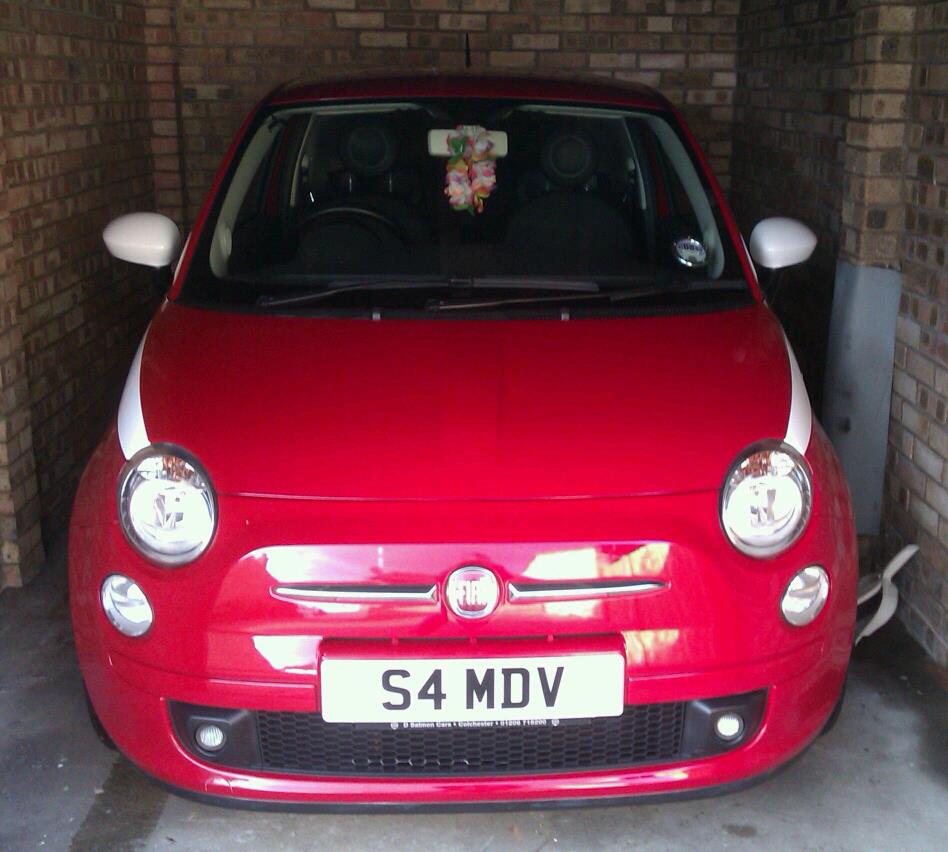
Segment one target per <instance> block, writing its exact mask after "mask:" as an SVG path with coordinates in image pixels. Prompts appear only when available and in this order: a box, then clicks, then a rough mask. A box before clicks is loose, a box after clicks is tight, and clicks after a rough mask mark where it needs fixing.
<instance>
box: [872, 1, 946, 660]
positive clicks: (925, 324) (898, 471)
mask: <svg viewBox="0 0 948 852" xmlns="http://www.w3.org/2000/svg"><path fill="white" fill-rule="evenodd" d="M912 42H913V43H912V45H911V56H912V57H913V58H914V62H913V64H912V66H911V67H910V75H911V76H910V85H909V87H908V91H907V93H906V113H905V117H906V119H907V122H908V124H907V129H906V137H905V151H904V168H905V181H904V183H902V184H901V185H900V187H899V189H900V191H901V194H902V196H901V197H902V199H903V201H904V213H903V216H904V219H903V221H904V234H903V238H902V240H901V244H900V247H899V256H900V261H901V268H902V273H903V281H902V301H901V306H900V310H899V323H898V330H897V337H896V356H895V360H896V363H895V375H894V380H893V392H892V420H891V424H890V433H889V445H890V446H889V458H888V478H887V483H886V489H887V497H888V499H887V502H886V513H885V533H886V552H887V553H892V552H894V551H895V550H896V549H897V548H899V547H901V546H902V545H903V544H905V543H907V542H917V543H918V544H919V545H920V547H921V552H920V554H919V556H918V557H916V559H915V561H913V563H912V564H911V565H910V566H909V567H907V568H906V569H905V570H904V571H903V573H902V576H901V585H902V591H903V604H902V616H903V619H904V620H905V622H906V623H907V624H908V626H909V629H910V630H911V632H912V633H913V634H914V635H915V636H916V638H918V639H919V641H920V642H921V643H922V644H923V645H924V646H925V647H926V648H927V649H928V651H929V652H930V653H931V654H932V655H933V656H934V657H935V659H936V660H938V661H939V662H941V664H942V665H948V263H946V260H945V255H946V251H948V212H946V211H948V139H946V125H948V108H946V104H948V3H945V2H940V3H933V2H927V3H921V4H919V5H918V7H917V10H916V21H915V30H914V33H913V35H912Z"/></svg>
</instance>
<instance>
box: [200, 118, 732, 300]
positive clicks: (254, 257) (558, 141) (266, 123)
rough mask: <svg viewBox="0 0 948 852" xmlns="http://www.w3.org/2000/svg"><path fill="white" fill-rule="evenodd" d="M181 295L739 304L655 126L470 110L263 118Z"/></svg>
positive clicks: (700, 188) (686, 177)
mask: <svg viewBox="0 0 948 852" xmlns="http://www.w3.org/2000/svg"><path fill="white" fill-rule="evenodd" d="M699 281H700V282H701V283H702V285H703V286H701V287H688V286H687V285H688V284H689V283H691V282H699ZM715 282H719V283H720V285H721V286H720V287H715V286H709V285H713V284H714V283H715ZM403 284H404V286H402V285H403ZM408 285H411V286H408ZM738 285H740V286H738ZM184 286H185V289H184V294H183V295H184V298H185V299H186V300H195V301H199V302H203V303H207V302H211V303H230V304H245V305H250V306H260V307H261V309H263V307H264V306H266V305H270V306H271V307H272V306H275V305H280V306H282V307H287V306H288V305H291V304H294V305H295V304H299V305H303V304H305V305H307V306H308V307H310V308H312V307H314V306H318V309H319V310H320V311H329V312H333V311H337V310H347V309H348V310H351V309H364V308H368V307H385V308H397V307H405V308H412V307H420V306H424V305H426V304H427V305H429V306H430V301H431V299H432V297H433V296H434V295H436V296H438V298H439V300H440V301H442V302H444V300H445V297H446V292H445V291H446V290H447V289H450V292H449V293H447V296H451V297H454V296H457V295H458V291H459V290H463V291H464V292H465V293H466V296H467V299H468V302H469V303H471V304H473V305H475V306H476V307H480V306H488V303H489V306H491V307H504V308H506V307H508V306H509V304H515V305H530V304H544V305H547V304H550V303H551V302H557V301H567V300H569V299H573V300H574V301H577V303H585V304H587V305H589V306H590V307H591V306H592V304H591V303H592V302H594V301H595V299H596V298H597V297H596V296H595V295H594V294H592V291H600V294H603V293H604V292H605V291H607V290H610V289H618V288H622V291H623V293H626V294H628V292H629V287H630V286H647V287H648V294H649V295H650V297H653V298H657V297H659V296H660V295H661V293H662V292H663V290H666V289H667V291H668V292H669V293H673V294H675V295H676V298H679V299H680V298H681V294H682V293H683V292H684V291H685V290H688V291H689V292H692V298H696V297H698V295H699V294H700V297H701V298H704V299H707V298H708V296H709V294H711V295H712V296H713V295H714V293H715V291H716V290H718V291H719V292H724V291H726V290H727V291H728V292H730V294H731V297H732V298H733V295H734V292H735V290H736V289H743V291H744V292H745V295H747V294H749V290H748V288H747V287H746V284H745V283H744V282H743V280H742V271H741V269H740V265H739V263H738V259H737V256H736V253H735V251H734V247H733V245H732V244H731V241H730V239H729V237H728V235H727V232H726V229H725V228H724V226H723V221H722V219H721V216H720V211H719V210H718V209H717V206H716V203H715V201H714V197H713V195H712V194H711V192H710V191H709V188H708V187H707V185H706V183H705V181H704V180H703V179H702V177H701V174H700V172H699V170H698V169H697V168H696V166H695V163H694V160H693V157H692V155H691V154H690V153H689V151H688V150H687V148H686V147H685V143H684V142H683V141H682V138H681V136H680V134H679V132H678V131H677V129H676V128H675V127H674V126H673V125H672V124H671V123H670V122H669V120H668V118H667V117H666V116H664V115H662V114H658V113H652V112H647V111H634V110H623V109H615V108H605V107H603V108H599V107H592V106H582V105H578V106H566V105H561V104H556V105H552V104H543V103H529V102H519V101H499V100H494V101H486V100H467V99H458V100H421V101H415V102H397V103H396V102H380V103H366V102H359V103H351V104H332V105H313V106H301V107H292V108H284V109H279V110H276V111H274V112H272V113H270V114H269V115H266V116H263V117H262V118H261V119H260V120H259V121H258V123H257V126H256V129H255V130H253V131H251V133H250V134H249V136H248V139H247V140H246V141H245V142H244V144H243V145H242V150H241V151H240V152H239V154H238V157H237V159H236V161H235V164H234V166H232V168H231V169H230V173H229V176H228V181H227V183H226V184H225V189H224V190H223V191H222V192H221V194H220V195H219V196H218V199H217V202H216V204H215V207H214V209H213V210H212V211H211V218H210V219H209V222H208V227H207V228H205V230H204V234H203V237H202V240H201V244H200V245H199V246H198V247H197V249H196V253H195V258H194V261H193V263H192V265H191V269H190V271H189V274H188V277H187V281H186V282H185V285H184ZM330 290H331V291H333V292H330V293H328V294H327V293H326V292H325V291H330ZM343 290H345V291H346V292H343ZM315 291H323V292H321V294H320V298H318V299H316V300H315V301H314V300H313V299H312V298H311V296H312V295H313V294H314V292H315ZM472 292H475V293H476V294H477V297H478V298H477V299H474V300H472V299H471V298H470V296H471V293H472ZM299 294H302V298H297V296H298V295H299ZM580 294H581V295H580ZM513 296H516V297H517V298H516V299H515V300H514V299H512V298H510V299H507V298H505V297H513ZM287 297H293V298H287ZM525 297H526V298H525ZM627 301H629V300H628V299H627V298H623V299H622V300H621V302H622V303H626V302H627ZM619 303H620V300H612V304H613V305H618V304H619ZM466 306H470V305H466Z"/></svg>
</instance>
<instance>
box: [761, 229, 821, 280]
mask: <svg viewBox="0 0 948 852" xmlns="http://www.w3.org/2000/svg"><path fill="white" fill-rule="evenodd" d="M815 248H816V234H814V233H813V231H811V230H810V229H809V228H808V227H807V226H806V225H804V224H803V223H802V222H798V221H797V220H796V219H788V218H786V217H784V216H772V217H771V218H769V219H763V220H761V221H760V222H758V223H757V226H756V227H755V228H754V230H753V231H752V232H751V238H750V254H751V257H752V258H753V259H754V263H756V264H757V265H758V266H760V267H763V268H764V269H785V268H786V267H788V266H796V265H797V264H798V263H803V262H804V261H806V260H809V259H810V255H811V254H813V249H815Z"/></svg>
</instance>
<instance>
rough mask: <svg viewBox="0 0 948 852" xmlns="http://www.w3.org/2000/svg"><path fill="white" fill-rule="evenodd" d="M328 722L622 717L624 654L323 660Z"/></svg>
mask: <svg viewBox="0 0 948 852" xmlns="http://www.w3.org/2000/svg"><path fill="white" fill-rule="evenodd" d="M320 680H321V701H322V716H323V719H325V720H326V721H327V722H358V723H398V722H406V723H409V722H434V723H438V722H445V723H449V722H513V721H529V720H542V719H586V718H594V717H597V716H619V715H621V714H622V710H623V704H624V680H625V660H624V658H623V656H622V655H621V654H570V655H568V656H558V657H510V658H506V657H503V658H500V657H498V658H494V657H491V658H481V659H444V660H416V659H412V660H390V659H389V660H354V659H331V658H327V659H323V661H322V663H321V665H320Z"/></svg>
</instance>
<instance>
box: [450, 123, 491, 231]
mask: <svg viewBox="0 0 948 852" xmlns="http://www.w3.org/2000/svg"><path fill="white" fill-rule="evenodd" d="M493 147H494V143H493V142H491V141H490V137H489V136H488V135H487V131H486V130H485V129H484V128H483V127H479V126H477V125H463V124H462V125H458V127H457V128H455V130H454V131H452V132H451V133H449V134H448V148H449V149H450V151H451V159H449V160H448V165H447V170H448V173H447V175H446V176H445V180H444V194H445V195H446V196H447V197H448V202H449V203H450V204H451V206H452V207H453V208H454V209H455V210H457V211H458V212H461V211H464V210H466V211H467V212H468V213H470V214H471V215H472V216H473V215H474V214H475V213H483V212H484V201H485V200H486V199H487V198H488V197H489V196H490V194H491V193H492V192H493V191H494V187H495V186H496V185H497V173H496V170H495V167H494V161H495V159H496V155H495V154H494V153H493V152H492V149H493Z"/></svg>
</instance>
